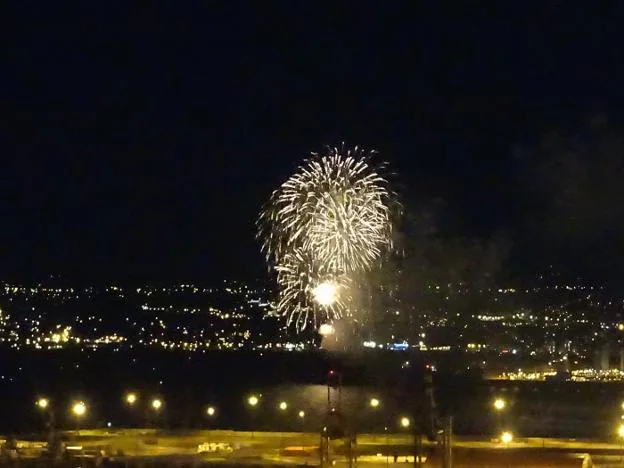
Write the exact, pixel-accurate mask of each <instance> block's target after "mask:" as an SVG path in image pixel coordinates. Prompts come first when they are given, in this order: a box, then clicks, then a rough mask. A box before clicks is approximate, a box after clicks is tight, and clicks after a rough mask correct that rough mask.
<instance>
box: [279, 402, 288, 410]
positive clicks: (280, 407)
mask: <svg viewBox="0 0 624 468" xmlns="http://www.w3.org/2000/svg"><path fill="white" fill-rule="evenodd" d="M287 408H288V403H286V402H285V401H282V402H281V403H280V404H279V409H280V410H282V411H286V409H287Z"/></svg>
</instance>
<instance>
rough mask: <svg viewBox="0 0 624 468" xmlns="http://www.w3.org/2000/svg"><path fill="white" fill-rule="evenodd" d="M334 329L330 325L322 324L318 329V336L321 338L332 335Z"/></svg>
mask: <svg viewBox="0 0 624 468" xmlns="http://www.w3.org/2000/svg"><path fill="white" fill-rule="evenodd" d="M334 331H335V330H334V327H333V326H332V324H331V323H324V324H323V325H321V326H320V327H319V334H320V335H322V336H329V335H333V334H334Z"/></svg>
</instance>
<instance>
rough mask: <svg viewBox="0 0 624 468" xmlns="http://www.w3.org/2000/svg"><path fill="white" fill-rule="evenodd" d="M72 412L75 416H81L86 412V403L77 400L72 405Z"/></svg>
mask: <svg viewBox="0 0 624 468" xmlns="http://www.w3.org/2000/svg"><path fill="white" fill-rule="evenodd" d="M71 410H72V413H74V416H76V417H79V418H80V417H82V416H84V415H85V414H86V412H87V405H86V404H85V403H84V402H83V401H77V402H75V403H74V404H73V405H72V409H71Z"/></svg>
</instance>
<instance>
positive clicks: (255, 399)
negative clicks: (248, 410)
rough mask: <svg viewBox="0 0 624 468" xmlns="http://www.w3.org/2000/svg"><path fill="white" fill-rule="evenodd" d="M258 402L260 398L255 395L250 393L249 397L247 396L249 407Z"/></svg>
mask: <svg viewBox="0 0 624 468" xmlns="http://www.w3.org/2000/svg"><path fill="white" fill-rule="evenodd" d="M259 402H260V400H259V399H258V397H257V396H256V395H251V396H250V397H249V398H247V404H248V405H249V406H251V407H254V406H257V405H258V403H259Z"/></svg>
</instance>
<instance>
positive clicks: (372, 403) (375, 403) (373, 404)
mask: <svg viewBox="0 0 624 468" xmlns="http://www.w3.org/2000/svg"><path fill="white" fill-rule="evenodd" d="M368 404H369V405H370V407H371V408H378V407H379V400H378V399H377V398H371V399H370V401H369V402H368Z"/></svg>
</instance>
